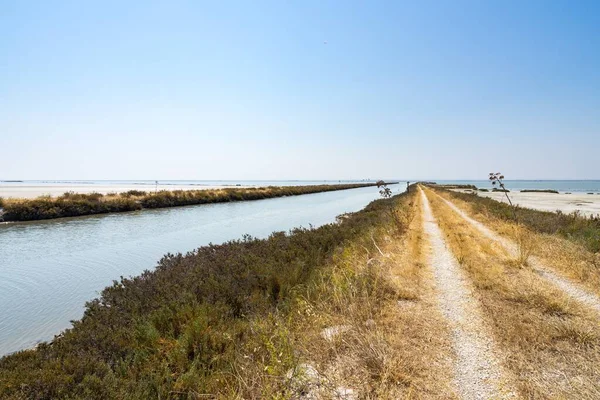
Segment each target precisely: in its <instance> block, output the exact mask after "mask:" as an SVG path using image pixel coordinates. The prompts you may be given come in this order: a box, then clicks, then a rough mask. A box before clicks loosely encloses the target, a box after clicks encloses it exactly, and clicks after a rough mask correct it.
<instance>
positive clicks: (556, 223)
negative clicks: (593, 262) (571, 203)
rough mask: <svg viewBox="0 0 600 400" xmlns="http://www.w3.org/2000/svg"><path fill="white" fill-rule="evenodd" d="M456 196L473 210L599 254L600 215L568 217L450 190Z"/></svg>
mask: <svg viewBox="0 0 600 400" xmlns="http://www.w3.org/2000/svg"><path fill="white" fill-rule="evenodd" d="M448 193H450V194H451V195H452V196H453V197H455V198H459V199H462V200H466V201H468V202H471V203H473V205H474V211H476V212H482V213H489V214H491V215H493V216H495V217H498V218H501V219H504V220H508V221H515V216H516V218H517V220H518V221H519V222H521V223H523V224H524V225H525V226H526V227H528V228H529V229H531V230H533V231H536V232H539V233H547V234H557V235H560V236H562V237H564V238H566V239H569V240H571V241H573V242H576V243H578V244H581V245H583V246H585V247H586V248H587V249H588V250H590V251H592V252H600V216H596V217H590V218H586V217H584V216H582V215H580V214H578V213H571V214H565V213H562V212H548V211H539V210H533V209H530V208H523V207H518V206H517V207H516V209H515V214H513V212H512V210H511V207H510V206H509V205H508V204H506V203H501V202H498V201H496V200H493V199H490V198H488V197H483V196H477V195H476V194H470V193H459V192H451V191H449V192H448Z"/></svg>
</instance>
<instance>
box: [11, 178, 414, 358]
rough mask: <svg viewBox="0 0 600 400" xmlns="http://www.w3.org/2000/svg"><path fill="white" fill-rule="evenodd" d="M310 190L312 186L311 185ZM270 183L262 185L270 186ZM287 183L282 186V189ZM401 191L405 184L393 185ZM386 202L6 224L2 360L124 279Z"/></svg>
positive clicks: (257, 205) (340, 199) (249, 206)
mask: <svg viewBox="0 0 600 400" xmlns="http://www.w3.org/2000/svg"><path fill="white" fill-rule="evenodd" d="M303 183H304V182H303ZM263 184H264V183H261V185H263ZM277 184H281V182H277ZM391 188H392V189H393V191H394V192H399V191H403V190H404V189H405V185H403V184H400V185H392V186H391ZM378 197H379V194H378V189H377V188H376V187H369V188H361V189H351V190H343V191H338V192H328V193H318V194H310V195H303V196H296V197H286V198H277V199H269V200H259V201H251V202H239V203H224V204H213V205H200V206H189V207H180V208H169V209H159V210H146V211H140V212H133V213H123V214H113V215H104V216H91V217H85V218H74V219H60V220H54V221H46V222H33V223H14V224H0V310H1V313H0V354H6V353H10V352H13V351H17V350H20V349H23V348H28V347H31V346H33V345H35V344H36V343H37V342H39V341H41V340H49V339H51V338H52V337H53V336H54V335H55V334H58V333H59V332H60V331H62V330H63V329H65V328H68V327H69V326H70V322H69V321H71V320H74V319H78V318H80V317H81V316H82V313H83V309H84V303H85V302H86V301H88V300H91V299H93V298H94V297H97V295H98V293H99V291H100V290H101V289H103V288H104V287H105V286H107V285H109V284H111V282H112V281H113V280H115V279H119V277H120V276H133V275H138V274H140V273H141V272H143V271H144V270H145V269H152V268H153V267H154V265H155V264H156V262H157V261H158V260H159V259H160V258H161V257H162V255H164V254H165V253H167V252H171V253H177V252H187V251H190V250H193V249H195V248H197V247H199V246H201V245H205V244H208V243H209V242H212V243H221V242H225V241H227V240H231V239H237V238H240V237H241V236H242V235H243V234H250V235H253V236H256V237H266V236H268V235H269V234H270V233H271V232H273V231H282V230H284V231H285V230H289V229H291V228H292V227H298V226H304V227H308V226H309V225H312V226H320V225H323V224H326V223H330V222H333V221H335V217H336V216H337V215H339V214H342V213H344V212H350V211H357V210H360V209H362V208H363V207H364V206H365V205H367V204H368V203H369V202H371V201H372V200H374V199H376V198H378Z"/></svg>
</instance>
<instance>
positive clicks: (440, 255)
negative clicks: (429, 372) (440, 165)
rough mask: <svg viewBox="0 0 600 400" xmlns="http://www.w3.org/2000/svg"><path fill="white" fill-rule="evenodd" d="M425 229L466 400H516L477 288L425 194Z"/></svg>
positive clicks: (459, 385) (458, 383)
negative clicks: (448, 242)
mask: <svg viewBox="0 0 600 400" xmlns="http://www.w3.org/2000/svg"><path fill="white" fill-rule="evenodd" d="M421 201H422V207H423V227H424V231H425V233H426V235H427V236H428V238H429V241H428V242H429V247H430V249H429V250H430V251H429V264H430V265H431V267H432V269H433V273H434V279H435V285H436V290H437V292H438V299H439V303H440V307H441V308H442V312H443V314H444V316H445V317H446V318H447V319H448V321H449V323H450V326H451V332H452V339H453V347H454V350H455V351H456V362H455V381H456V387H457V392H458V393H459V395H460V397H461V398H463V399H496V398H508V397H512V396H511V395H510V393H508V392H507V391H506V390H504V389H503V381H504V378H503V373H502V367H501V366H500V362H499V358H498V356H497V352H496V350H495V345H494V343H493V341H492V340H491V339H490V336H489V335H488V330H487V329H486V328H485V326H484V323H483V318H482V316H481V310H480V308H479V305H478V302H477V300H476V299H475V298H474V297H473V294H472V293H473V288H472V287H471V284H470V282H469V281H468V279H467V278H466V276H465V274H464V273H463V271H462V270H461V268H460V266H459V264H458V262H457V260H456V258H455V257H454V256H453V254H452V253H451V252H450V251H449V250H448V248H447V246H446V242H445V240H444V237H443V235H442V232H441V230H440V228H439V226H438V224H437V222H436V220H435V217H434V216H433V213H432V211H431V207H430V205H429V200H428V199H427V196H426V195H425V193H424V192H423V191H422V190H421Z"/></svg>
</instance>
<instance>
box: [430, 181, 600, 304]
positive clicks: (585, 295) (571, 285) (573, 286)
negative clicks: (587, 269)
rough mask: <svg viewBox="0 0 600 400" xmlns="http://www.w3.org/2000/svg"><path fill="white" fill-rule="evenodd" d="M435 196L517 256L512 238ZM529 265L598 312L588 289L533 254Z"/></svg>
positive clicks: (594, 299) (491, 239)
mask: <svg viewBox="0 0 600 400" xmlns="http://www.w3.org/2000/svg"><path fill="white" fill-rule="evenodd" d="M435 195H436V196H437V197H439V198H440V199H442V200H443V201H444V203H446V204H447V205H448V206H449V207H450V208H451V209H452V210H454V211H455V212H456V213H457V214H458V215H459V216H460V217H462V218H463V219H464V220H465V221H466V222H468V223H469V224H470V225H471V226H473V227H474V228H475V229H477V230H478V231H479V232H480V233H481V234H482V235H483V236H484V237H486V238H487V239H489V240H490V241H492V242H493V243H495V244H498V245H500V246H501V247H502V248H504V250H506V252H507V253H508V254H509V255H510V256H512V257H515V258H516V257H518V253H519V248H518V245H517V243H515V242H514V241H513V240H510V239H507V238H505V237H501V236H500V235H498V234H497V233H495V232H494V231H492V230H491V229H490V228H488V227H487V226H485V225H484V224H482V223H481V222H479V221H476V220H475V219H473V218H471V217H470V216H469V215H467V213H466V212H465V211H463V210H461V209H460V208H458V207H457V206H456V205H455V204H454V203H452V202H451V201H449V200H448V199H445V198H443V197H442V196H440V195H439V194H437V193H436V194H435ZM528 263H529V265H530V266H531V267H532V268H534V269H535V270H536V271H537V272H538V273H539V274H540V275H541V276H543V277H545V278H546V279H547V280H548V281H550V282H551V283H552V284H554V285H555V286H557V287H558V288H559V289H560V290H562V291H563V292H565V293H567V294H568V295H569V296H570V297H572V298H573V299H574V300H575V301H578V302H580V303H582V304H584V305H585V306H587V307H590V308H592V309H594V310H595V311H596V312H598V313H600V298H598V296H596V295H594V294H593V293H590V292H589V291H587V290H585V289H584V288H582V287H581V286H580V285H578V284H577V283H575V282H571V281H570V280H569V279H567V278H564V277H561V276H560V275H558V274H557V273H556V272H554V271H552V270H551V269H550V268H548V267H547V266H545V265H544V264H543V262H542V261H541V260H540V259H539V258H538V257H535V256H531V257H529V260H528Z"/></svg>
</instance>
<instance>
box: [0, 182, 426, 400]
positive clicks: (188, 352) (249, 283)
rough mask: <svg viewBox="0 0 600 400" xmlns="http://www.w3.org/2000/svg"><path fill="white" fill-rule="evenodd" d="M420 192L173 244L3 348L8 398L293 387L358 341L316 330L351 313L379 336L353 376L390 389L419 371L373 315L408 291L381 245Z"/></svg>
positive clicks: (241, 393)
mask: <svg viewBox="0 0 600 400" xmlns="http://www.w3.org/2000/svg"><path fill="white" fill-rule="evenodd" d="M412 196H414V194H403V195H399V196H395V197H393V198H391V199H386V200H378V201H375V202H373V203H371V204H370V205H369V206H367V207H366V208H365V209H364V210H363V211H360V212H357V213H353V214H351V215H349V216H347V217H345V218H343V219H341V220H340V222H339V223H338V224H330V225H325V226H322V227H320V228H318V229H313V230H306V229H296V230H294V231H292V232H290V233H289V234H285V233H274V234H273V235H271V236H270V237H269V238H268V239H264V240H258V239H253V238H250V237H246V238H244V239H243V240H239V241H231V242H228V243H226V244H223V245H210V246H205V247H201V248H199V249H198V250H196V251H194V252H191V253H188V254H186V255H181V254H178V255H166V256H165V257H164V258H163V259H162V260H161V261H160V262H159V263H158V266H157V267H156V269H155V270H153V271H146V272H145V273H143V274H142V275H141V276H138V277H135V278H131V279H121V280H120V281H119V282H115V283H114V284H113V285H112V286H110V287H108V288H106V289H105V290H104V291H103V292H102V293H101V296H100V297H99V298H98V299H97V300H94V301H91V302H89V303H88V304H87V305H86V310H85V314H84V317H83V318H82V319H81V320H79V321H76V322H74V324H73V327H72V328H71V329H69V330H67V331H65V332H64V333H63V334H61V335H60V336H59V337H56V338H55V339H54V340H53V341H52V342H51V343H44V344H41V345H40V346H38V348H37V349H36V350H28V351H23V352H20V353H16V354H13V355H10V356H7V357H4V358H2V359H0V398H3V399H4V398H7V399H21V398H32V399H50V398H86V399H93V398H98V399H110V398H134V399H135V398H139V399H146V398H182V399H183V398H200V397H203V396H205V397H207V398H290V397H293V396H294V395H298V393H301V392H302V391H303V390H305V389H303V387H304V386H305V385H306V383H305V381H303V376H304V375H307V374H306V373H305V372H306V371H304V372H302V371H303V369H304V370H306V368H308V367H303V366H305V365H306V363H307V362H311V361H314V358H313V360H310V359H309V358H310V357H311V355H312V357H321V358H323V357H327V356H328V355H329V356H333V355H334V354H341V352H343V351H344V348H345V347H344V346H345V345H344V344H334V343H333V342H331V343H330V342H329V341H327V340H324V339H323V338H319V337H318V333H317V334H315V333H314V332H315V331H314V330H315V327H317V328H319V327H318V325H319V324H320V323H324V321H327V323H330V322H333V321H339V320H341V318H342V316H344V318H346V320H348V321H354V322H356V326H358V327H360V328H359V329H358V328H357V330H356V331H354V333H353V334H352V335H351V336H350V338H352V340H356V341H357V344H359V343H361V344H363V345H366V348H364V347H362V346H357V347H356V348H354V351H360V352H361V353H360V354H359V356H357V357H356V360H357V361H356V363H355V364H353V365H355V369H354V370H353V371H350V373H349V374H348V379H355V378H356V377H361V379H364V381H361V384H363V385H364V386H363V387H364V388H366V389H365V390H370V391H372V393H373V394H374V395H377V394H378V393H379V394H383V393H385V390H384V389H382V385H383V384H386V382H387V383H389V384H390V385H393V386H395V387H396V386H398V382H399V381H400V380H403V379H404V380H406V379H407V378H406V376H404V377H403V376H399V374H401V373H403V374H407V373H408V372H407V369H406V368H407V366H406V365H405V366H400V367H397V368H396V367H394V368H392V365H390V364H389V362H390V361H389V359H388V354H389V355H393V354H394V346H393V345H392V344H390V341H389V340H387V339H386V336H385V333H382V331H380V330H379V328H369V326H371V325H368V324H367V322H368V321H377V323H379V321H380V315H379V314H380V313H381V312H382V310H386V309H388V308H386V307H385V304H387V303H390V304H394V305H395V304H396V301H397V300H398V299H401V298H403V297H404V296H407V294H406V293H404V292H402V291H401V290H400V288H399V286H394V285H393V284H392V283H391V280H390V279H389V277H388V276H387V275H386V273H385V269H383V268H382V267H380V265H382V263H381V262H379V261H378V260H379V258H378V257H379V255H378V254H381V257H382V259H385V257H383V253H382V250H381V249H382V248H383V249H384V251H386V250H385V249H386V247H385V245H384V244H385V243H387V242H390V243H391V242H392V241H391V239H390V238H391V237H394V235H396V237H398V235H399V233H398V231H399V230H398V229H397V222H393V221H392V220H391V218H392V217H391V216H392V215H393V214H392V213H390V212H389V210H390V208H391V207H400V208H405V209H406V210H408V211H407V212H410V210H411V209H412V208H411V205H410V204H408V202H409V200H410V198H411V197H412ZM377 243H379V246H378V244H377ZM387 257H389V256H387ZM407 288H408V286H407ZM405 290H407V289H406V288H405ZM413 296H414V295H413ZM319 308H321V309H322V310H325V309H326V310H329V311H330V313H328V314H327V315H325V313H323V312H318V311H317V310H318V309H319ZM396 308H397V306H396ZM415 317H417V316H416V314H415ZM407 318H408V317H407ZM372 325H375V326H378V325H376V323H375V322H373V323H372ZM389 331H390V332H392V333H393V332H395V329H390V330H389ZM311 332H312V336H311ZM315 336H316V338H315ZM335 346H337V347H335ZM340 346H341V347H340ZM408 347H410V348H412V349H413V350H415V346H414V345H411V346H407V348H408ZM307 350H310V351H307ZM392 358H394V359H399V358H398V357H392ZM413 358H414V359H415V362H420V361H419V360H420V358H419V357H418V355H417V354H415V355H414V356H413ZM425 361H426V362H427V360H425ZM384 374H387V375H385V376H386V377H387V378H384V377H383V376H384ZM308 375H310V374H308ZM353 377H354V378H353ZM328 379H329V380H328V382H329V384H331V385H333V382H332V379H333V378H331V377H330V378H328ZM303 382H304V383H303ZM303 385H304V386H303ZM321 386H322V387H328V386H327V385H325V386H323V385H321ZM333 387H334V389H335V385H334V386H333Z"/></svg>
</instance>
